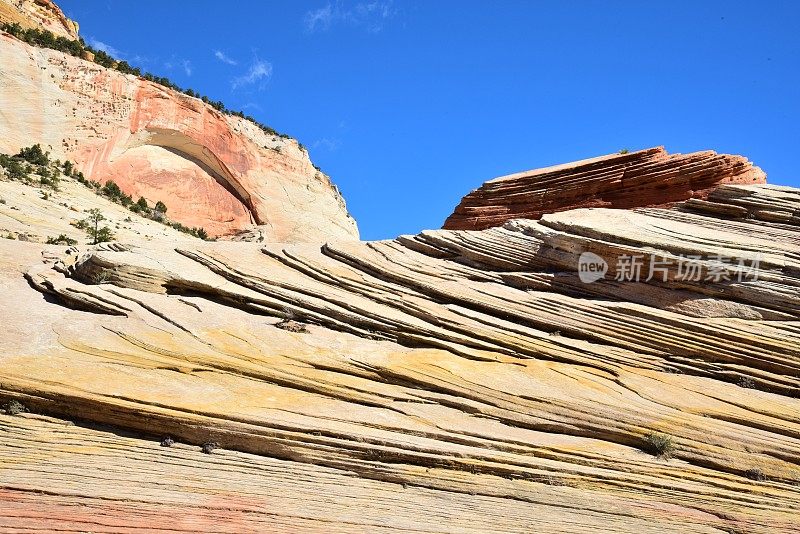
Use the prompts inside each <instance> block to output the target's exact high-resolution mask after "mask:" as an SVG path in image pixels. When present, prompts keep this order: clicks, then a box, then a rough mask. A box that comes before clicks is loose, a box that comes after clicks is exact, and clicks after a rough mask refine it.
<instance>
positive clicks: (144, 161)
mask: <svg viewBox="0 0 800 534" xmlns="http://www.w3.org/2000/svg"><path fill="white" fill-rule="evenodd" d="M0 50H2V57H3V63H2V67H1V68H0V102H3V113H2V114H0V152H4V153H15V152H16V151H18V150H19V149H20V148H21V147H24V146H29V145H32V144H34V143H40V144H42V146H43V147H44V148H45V149H46V150H48V151H50V152H51V154H52V155H53V157H55V158H59V159H69V160H71V161H74V162H76V163H77V167H78V169H79V170H81V171H82V172H83V173H84V174H85V175H86V177H87V178H89V179H92V180H96V181H98V182H101V183H104V182H105V181H106V180H114V181H115V182H117V183H118V184H119V185H120V187H121V188H122V190H123V191H124V192H125V193H127V194H130V195H132V196H134V198H137V197H138V196H143V197H145V198H146V199H147V200H148V201H149V202H150V203H151V205H152V204H153V203H155V202H156V201H159V200H161V201H163V202H164V203H165V204H166V205H167V207H168V210H169V211H168V215H169V216H170V218H171V219H173V220H176V221H179V222H181V223H183V224H185V225H187V226H191V227H195V226H197V227H203V228H205V229H206V230H207V231H208V232H209V234H211V235H224V234H233V233H236V232H239V231H241V230H245V229H248V228H253V227H254V225H259V228H258V233H259V234H260V236H262V238H263V239H265V240H267V241H281V242H298V241H324V240H327V239H355V238H358V229H357V227H356V224H355V221H354V220H353V219H352V217H350V216H349V214H348V213H347V209H346V207H345V204H344V200H343V199H342V197H341V195H340V194H339V191H338V189H337V188H336V187H335V186H334V185H333V184H332V183H331V181H330V179H329V178H328V177H327V176H326V175H325V174H323V173H321V172H319V171H318V170H317V169H316V168H315V167H314V165H313V164H312V162H311V160H310V159H309V157H308V153H307V152H306V151H305V150H304V149H302V148H301V147H300V145H299V144H298V142H297V141H296V140H294V139H288V138H282V137H279V136H276V135H271V134H268V133H265V132H264V131H262V130H261V129H260V128H259V127H258V126H256V125H255V124H253V123H251V122H249V121H246V120H244V119H242V118H239V117H236V116H232V115H226V114H222V113H220V112H218V111H217V110H216V109H214V108H213V107H211V106H209V105H207V104H205V103H203V101H201V100H200V99H197V98H192V97H189V96H186V95H184V94H182V93H179V92H177V91H173V90H170V89H167V88H165V87H163V86H161V85H158V84H155V83H151V82H148V81H146V80H144V79H141V78H138V77H136V76H133V75H126V74H122V73H120V72H117V71H115V70H111V69H107V68H104V67H101V66H99V65H97V64H95V63H92V62H90V61H85V60H82V59H79V58H76V57H73V56H69V55H66V54H63V53H61V52H58V51H55V50H50V49H44V48H36V47H32V46H30V45H28V44H26V43H24V42H22V41H19V40H17V39H15V38H14V37H12V36H10V35H8V34H0ZM6 110H10V112H6Z"/></svg>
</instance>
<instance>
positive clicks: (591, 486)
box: [0, 185, 800, 533]
mask: <svg viewBox="0 0 800 534" xmlns="http://www.w3.org/2000/svg"><path fill="white" fill-rule="evenodd" d="M798 212H800V191H798V190H795V189H790V188H782V187H775V186H765V185H747V186H745V185H724V186H721V187H718V188H717V189H715V190H713V191H712V192H710V193H709V194H708V195H707V198H706V200H690V201H687V202H684V203H680V204H678V205H676V206H673V207H672V209H664V208H642V209H634V210H630V211H623V210H614V209H604V208H601V209H577V210H571V211H567V212H563V213H557V214H550V215H544V216H543V217H542V218H541V219H540V220H538V221H534V220H513V221H509V222H507V223H506V224H504V225H503V226H501V227H496V228H491V229H488V230H483V231H452V230H438V231H427V232H423V233H421V234H419V235H416V236H402V237H399V238H397V239H395V240H390V241H381V242H369V243H365V242H343V241H342V242H334V241H330V242H328V243H325V244H324V245H311V244H294V245H277V244H272V245H258V244H255V243H230V242H227V243H226V242H217V243H203V242H199V241H196V240H195V241H191V240H187V241H186V242H185V243H177V244H173V243H170V242H168V241H165V240H153V241H152V242H150V243H136V242H130V243H116V244H114V245H111V246H109V245H102V246H100V247H89V248H82V249H81V251H80V252H79V253H78V254H70V255H66V254H64V252H63V250H62V249H60V248H56V247H46V250H45V253H44V256H42V247H41V246H39V245H34V244H31V243H19V242H12V241H6V242H4V243H3V246H2V247H0V272H2V276H3V282H4V287H5V289H4V297H5V298H7V299H9V302H14V303H15V306H4V307H3V308H2V309H0V321H2V324H4V325H5V331H4V334H3V341H4V351H3V355H2V356H0V358H2V365H0V396H2V397H3V399H15V400H18V401H19V402H21V403H23V404H24V405H26V406H28V407H29V408H30V409H32V410H33V411H36V412H39V413H41V414H48V415H49V416H51V417H55V418H56V419H49V418H47V417H44V416H41V415H37V416H32V415H16V416H3V417H0V425H2V428H3V440H2V443H0V481H2V483H0V486H2V488H3V490H2V491H3V493H1V494H0V499H2V504H0V517H1V518H2V519H1V520H0V523H3V524H7V525H11V527H9V528H10V529H11V528H12V527H13V526H14V525H25V526H26V527H27V528H32V529H33V530H36V529H39V530H47V528H48V527H49V526H51V525H52V524H53V521H54V518H58V520H59V525H68V526H69V527H70V528H74V529H89V530H93V531H119V530H121V529H122V528H127V529H134V530H135V529H136V528H140V529H143V530H144V529H150V530H152V529H159V528H160V529H173V530H179V531H193V530H209V529H217V530H221V531H237V532H241V531H260V530H261V531H263V530H264V529H265V528H269V529H270V530H273V531H276V530H277V531H287V532H289V531H291V532H296V531H336V532H344V531H353V532H359V531H365V530H370V531H400V530H408V529H411V530H415V531H423V532H456V531H458V532H531V531H537V532H598V531H601V532H637V533H642V532H719V533H721V532H736V533H751V532H764V533H767V532H769V533H774V532H786V533H788V532H796V531H797V529H798V527H799V526H800V524H799V523H798V516H799V515H800V510H799V509H800V491H798V484H799V483H800V401H798V393H799V392H800V351H799V349H798V347H799V346H800V344H798V341H800V321H798V309H799V308H798V299H800V293H799V292H798V289H797V288H798V284H799V283H800V260H799V258H800V254H799V253H800V248H799V247H800V219H798V216H797V213H798ZM62 248H63V247H62ZM586 252H591V253H592V254H595V255H596V256H598V257H601V258H604V259H605V260H606V261H607V263H608V272H607V273H606V276H605V277H604V278H601V279H599V280H597V281H594V282H591V283H584V282H582V281H581V280H580V277H579V262H580V258H581V255H582V254H584V253H586ZM632 256H642V258H643V264H642V268H643V269H644V270H645V272H646V271H648V270H649V269H650V267H651V262H653V261H655V260H652V259H651V258H658V262H659V263H658V267H664V266H666V267H665V268H664V271H663V272H661V271H657V272H658V274H659V276H658V277H657V278H656V277H654V278H652V279H650V280H649V281H648V280H646V279H644V278H643V279H641V280H639V281H638V282H637V281H632V280H624V279H623V280H616V279H615V278H616V277H617V275H620V274H621V272H622V271H623V265H624V263H620V262H618V261H616V260H617V259H618V258H620V257H632ZM685 257H693V258H694V261H696V263H697V264H698V265H699V266H700V269H701V271H702V273H703V276H704V279H703V280H702V281H691V280H688V281H687V280H683V279H681V278H680V274H681V273H680V272H679V270H680V269H681V267H680V265H682V264H681V263H680V260H681V259H682V258H685ZM722 258H727V260H726V261H723V260H722ZM736 259H742V260H743V261H742V262H737V261H736ZM754 262H756V263H757V271H754V270H753V267H754ZM54 267H55V268H54ZM711 273H715V274H714V277H713V278H710V279H705V277H706V276H711ZM720 273H722V275H720ZM23 275H24V278H23ZM717 275H720V276H719V279H714V278H716V277H717ZM740 275H741V276H740ZM621 278H624V276H622V277H621ZM65 420H71V421H77V422H78V424H76V425H73V426H64V425H65V423H64V421H65ZM93 425H94V426H93ZM97 425H100V426H97ZM109 429H116V430H115V431H114V432H110V431H109ZM120 429H124V430H126V431H129V432H130V433H131V434H130V435H125V434H124V433H121V432H120ZM166 435H169V436H172V437H173V438H174V439H175V440H176V441H177V442H178V443H179V445H177V446H176V447H175V448H163V447H159V443H158V441H159V440H160V438H161V437H163V436H166ZM206 442H216V443H217V444H218V446H219V448H218V449H217V450H215V451H214V452H213V453H212V454H210V455H203V454H202V453H201V452H200V448H199V446H200V445H201V444H203V443H206ZM87 444H91V447H88V448H87V446H86V445H87ZM110 466H113V469H109V468H107V467H110ZM90 480H91V483H90V482H89V481H90ZM40 492H46V494H45V495H44V496H41V497H40V496H39V495H40ZM34 505H35V506H34ZM134 510H144V511H145V512H146V515H144V516H141V515H137V513H135V512H134ZM175 517H180V518H181V520H180V521H177V522H176V521H175V519H174V518H175ZM90 526H91V528H90Z"/></svg>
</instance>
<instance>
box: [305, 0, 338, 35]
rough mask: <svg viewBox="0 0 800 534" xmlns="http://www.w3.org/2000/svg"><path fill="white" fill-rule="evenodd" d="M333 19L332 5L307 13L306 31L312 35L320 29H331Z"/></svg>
mask: <svg viewBox="0 0 800 534" xmlns="http://www.w3.org/2000/svg"><path fill="white" fill-rule="evenodd" d="M333 18H334V14H333V7H332V6H331V5H330V4H328V5H327V6H325V7H321V8H319V9H313V10H311V11H309V12H307V13H306V30H307V31H308V32H311V33H313V32H315V31H316V30H318V29H320V30H327V29H328V28H330V27H331V21H332V20H333Z"/></svg>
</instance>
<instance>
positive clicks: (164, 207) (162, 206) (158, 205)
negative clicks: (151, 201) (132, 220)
mask: <svg viewBox="0 0 800 534" xmlns="http://www.w3.org/2000/svg"><path fill="white" fill-rule="evenodd" d="M155 210H156V211H157V212H159V213H161V214H164V213H167V205H166V204H164V203H163V202H161V201H160V200H159V201H158V202H156V207H155Z"/></svg>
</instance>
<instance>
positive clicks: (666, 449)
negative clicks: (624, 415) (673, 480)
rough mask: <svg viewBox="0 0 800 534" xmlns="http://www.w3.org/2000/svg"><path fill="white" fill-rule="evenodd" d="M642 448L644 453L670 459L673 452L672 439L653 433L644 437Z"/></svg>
mask: <svg viewBox="0 0 800 534" xmlns="http://www.w3.org/2000/svg"><path fill="white" fill-rule="evenodd" d="M642 448H643V449H644V451H645V452H649V453H650V454H652V455H653V456H657V457H658V458H664V459H668V458H670V457H671V456H672V454H673V453H674V452H675V444H674V443H673V442H672V437H671V436H668V435H666V434H662V433H660V432H653V433H650V434H648V435H647V436H645V437H644V444H643V447H642Z"/></svg>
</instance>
